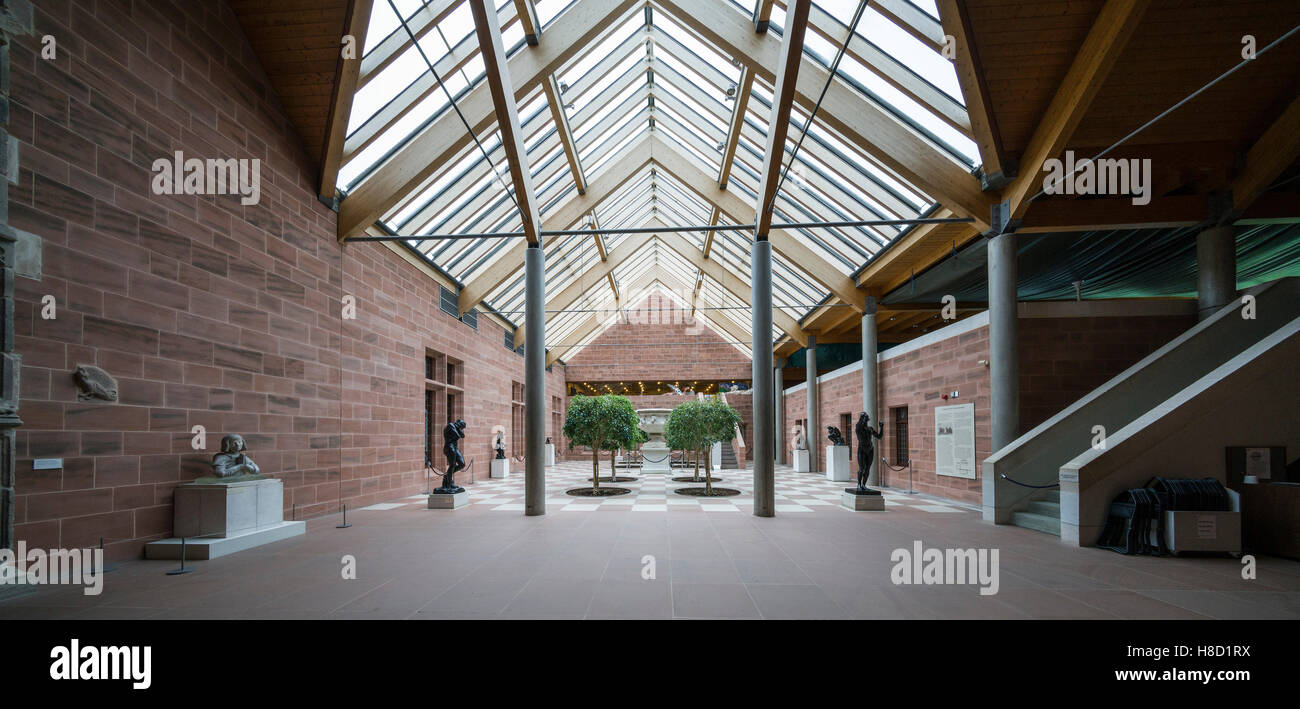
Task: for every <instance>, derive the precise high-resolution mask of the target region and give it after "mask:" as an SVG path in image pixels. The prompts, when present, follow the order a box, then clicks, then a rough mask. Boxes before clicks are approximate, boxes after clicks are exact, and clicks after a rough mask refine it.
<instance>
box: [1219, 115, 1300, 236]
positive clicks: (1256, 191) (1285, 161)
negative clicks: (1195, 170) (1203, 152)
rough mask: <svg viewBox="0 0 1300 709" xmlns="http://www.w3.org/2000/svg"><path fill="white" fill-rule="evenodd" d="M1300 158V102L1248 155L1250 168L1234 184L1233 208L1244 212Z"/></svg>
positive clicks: (1274, 123)
mask: <svg viewBox="0 0 1300 709" xmlns="http://www.w3.org/2000/svg"><path fill="white" fill-rule="evenodd" d="M1297 158H1300V98H1296V99H1293V100H1292V101H1291V105H1289V106H1287V108H1286V110H1285V111H1283V112H1282V115H1281V116H1279V117H1278V119H1277V120H1276V121H1274V122H1273V124H1272V125H1270V126H1269V127H1268V129H1267V130H1265V131H1264V133H1263V135H1261V136H1260V137H1259V140H1257V141H1255V144H1254V145H1252V146H1250V150H1249V151H1247V152H1246V164H1245V166H1244V167H1243V168H1242V171H1241V173H1240V174H1239V175H1237V177H1236V179H1235V180H1233V183H1232V208H1233V211H1235V212H1237V213H1241V212H1244V211H1245V210H1246V208H1247V207H1249V206H1250V205H1251V204H1252V203H1254V201H1255V199H1256V198H1258V197H1259V196H1260V194H1262V193H1263V192H1264V190H1266V189H1268V187H1269V185H1271V184H1273V181H1274V180H1276V179H1277V178H1278V176H1279V175H1281V174H1282V172H1283V171H1284V170H1286V169H1287V168H1288V167H1289V166H1290V165H1291V164H1292V163H1294V162H1295V161H1296V159H1297Z"/></svg>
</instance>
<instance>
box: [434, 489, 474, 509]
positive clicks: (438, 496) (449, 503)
mask: <svg viewBox="0 0 1300 709" xmlns="http://www.w3.org/2000/svg"><path fill="white" fill-rule="evenodd" d="M468 504H469V491H462V492H458V493H456V494H454V495H448V494H447V493H445V492H434V493H430V494H429V509H431V510H454V509H456V508H457V507H464V506H465V505H468Z"/></svg>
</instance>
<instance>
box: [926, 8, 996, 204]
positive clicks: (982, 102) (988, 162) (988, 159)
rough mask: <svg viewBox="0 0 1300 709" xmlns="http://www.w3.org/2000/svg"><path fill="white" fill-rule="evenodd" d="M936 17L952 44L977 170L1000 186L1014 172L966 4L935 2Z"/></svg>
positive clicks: (988, 180) (994, 185)
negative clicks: (975, 155)
mask: <svg viewBox="0 0 1300 709" xmlns="http://www.w3.org/2000/svg"><path fill="white" fill-rule="evenodd" d="M938 4H939V18H940V19H941V20H942V21H943V31H944V32H945V33H946V34H947V35H948V36H950V37H952V38H953V41H954V42H955V43H956V46H955V47H954V50H955V51H956V54H955V55H954V57H953V63H955V64H956V65H957V83H958V85H960V86H961V93H962V96H963V97H964V98H965V99H966V115H967V118H968V121H969V126H970V132H971V134H972V137H973V138H974V139H975V145H976V147H977V148H978V149H979V152H980V161H981V162H982V163H983V164H982V167H981V169H982V170H983V172H984V177H985V182H986V183H987V184H990V185H991V186H993V187H1001V186H1002V185H1003V184H1005V181H1006V180H1007V179H1009V178H1011V177H1014V175H1013V174H1012V173H1013V172H1014V169H1013V168H1012V165H1011V164H1010V163H1009V162H1008V161H1007V158H1006V156H1005V154H1004V152H1003V149H1002V133H1001V131H999V130H998V121H997V118H996V117H995V116H994V115H993V105H992V102H991V101H990V99H989V90H988V86H987V85H986V84H985V81H984V70H983V68H982V66H981V64H980V58H979V48H978V47H977V46H975V44H974V42H972V41H971V38H972V37H973V36H974V34H973V33H972V32H971V27H970V17H969V13H968V12H967V10H966V5H965V3H964V2H961V1H960V0H939V2H938Z"/></svg>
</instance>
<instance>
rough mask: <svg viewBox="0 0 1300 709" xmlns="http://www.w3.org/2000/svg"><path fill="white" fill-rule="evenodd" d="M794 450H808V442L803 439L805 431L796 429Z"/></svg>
mask: <svg viewBox="0 0 1300 709" xmlns="http://www.w3.org/2000/svg"><path fill="white" fill-rule="evenodd" d="M794 449H795V450H797V451H806V450H808V441H807V440H806V439H804V437H803V429H802V428H798V427H796V428H795V429H794Z"/></svg>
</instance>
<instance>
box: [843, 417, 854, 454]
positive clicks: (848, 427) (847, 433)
mask: <svg viewBox="0 0 1300 709" xmlns="http://www.w3.org/2000/svg"><path fill="white" fill-rule="evenodd" d="M840 435H842V436H844V442H845V443H847V444H848V446H849V460H853V414H840Z"/></svg>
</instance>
